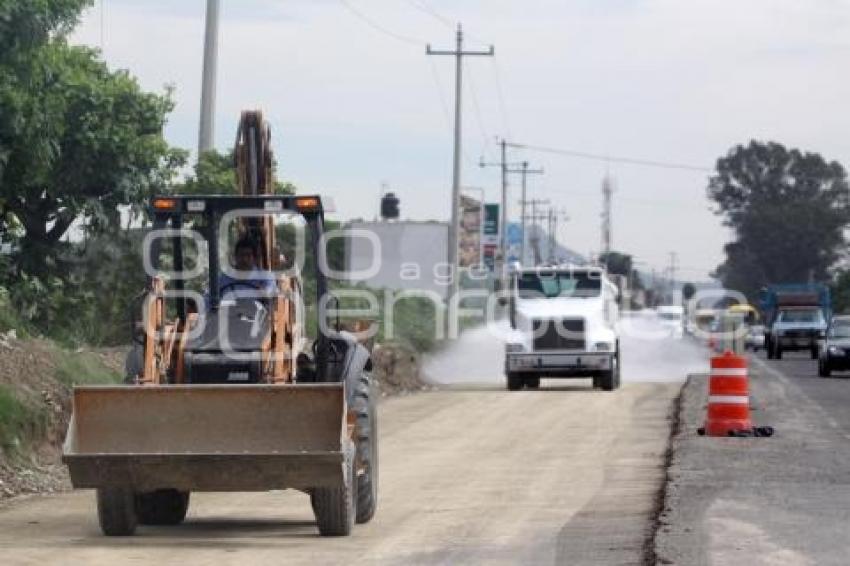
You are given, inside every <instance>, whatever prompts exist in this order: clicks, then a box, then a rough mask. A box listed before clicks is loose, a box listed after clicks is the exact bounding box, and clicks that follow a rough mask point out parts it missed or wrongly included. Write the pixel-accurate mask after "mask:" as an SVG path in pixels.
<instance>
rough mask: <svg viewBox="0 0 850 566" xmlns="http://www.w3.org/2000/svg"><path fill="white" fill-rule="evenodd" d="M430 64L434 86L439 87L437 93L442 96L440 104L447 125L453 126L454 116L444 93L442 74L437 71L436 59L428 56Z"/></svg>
mask: <svg viewBox="0 0 850 566" xmlns="http://www.w3.org/2000/svg"><path fill="white" fill-rule="evenodd" d="M428 64H429V66H430V67H431V77H433V79H434V88H436V89H437V95H438V96H439V98H440V106H442V108H443V116H444V117H445V119H446V125H447V126H448V127H451V125H452V117H451V114H449V103H448V102H446V97H445V95H444V94H443V83H442V81H440V74H439V72H438V71H437V65H436V64H435V63H434V60H433V59H431V58H430V57H428Z"/></svg>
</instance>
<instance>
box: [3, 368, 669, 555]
mask: <svg viewBox="0 0 850 566" xmlns="http://www.w3.org/2000/svg"><path fill="white" fill-rule="evenodd" d="M544 385H546V384H545V383H544ZM548 385H550V386H554V387H550V389H548V390H541V391H537V392H533V391H523V392H517V393H508V392H506V391H503V390H502V389H501V388H495V387H489V388H478V389H474V388H466V389H452V390H443V391H436V392H430V393H423V394H418V395H412V396H409V397H404V398H397V399H392V400H390V401H387V402H385V403H384V404H383V405H382V406H381V408H380V413H381V414H380V417H381V430H382V432H381V450H382V453H381V459H382V461H381V485H380V490H381V495H380V507H379V510H378V514H377V516H376V518H375V520H374V521H373V522H372V523H370V524H368V525H365V526H360V527H358V528H357V529H356V531H355V534H354V535H353V536H351V537H349V538H342V539H322V538H320V537H319V536H318V535H317V531H316V528H315V525H314V523H313V517H312V513H311V511H310V507H309V504H308V501H307V497H306V496H304V495H303V494H300V493H298V492H291V491H287V492H279V493H263V494H196V495H195V496H193V500H192V506H191V508H190V512H189V516H188V519H187V521H186V523H185V524H183V525H181V526H178V527H169V528H153V527H140V529H139V533H138V535H137V536H136V537H134V538H125V539H116V538H104V537H102V536H101V535H100V534H99V530H98V528H97V525H96V521H95V514H94V501H93V495H92V493H91V492H75V493H68V494H62V495H57V496H52V497H42V498H35V499H30V500H25V501H20V502H17V503H15V504H13V505H12V506H11V507H8V508H6V509H3V510H0V557H2V558H0V562H2V563H3V564H54V563H62V564H87V565H98V564H103V565H105V564H110V565H111V564H116V563H123V562H139V563H161V564H166V563H169V564H173V563H181V564H211V565H212V564H214V565H216V566H218V565H222V564H240V565H241V564H262V563H281V562H285V563H286V564H343V563H344V564H459V563H488V564H519V563H522V564H549V563H555V562H557V563H563V564H624V563H629V564H634V563H640V562H641V560H642V557H643V550H644V548H643V546H644V543H645V539H646V535H647V529H648V527H649V523H650V520H649V518H650V516H651V512H652V510H653V506H654V505H655V497H656V494H657V491H658V490H659V488H660V486H661V482H662V478H663V473H664V470H663V467H662V466H663V459H664V452H665V450H666V448H667V436H668V430H669V422H668V418H667V417H668V412H669V410H670V408H671V404H672V400H673V398H674V397H675V396H676V394H677V393H678V391H679V388H680V385H679V384H674V383H668V384H665V383H657V384H637V383H633V384H627V385H626V386H625V387H624V388H623V389H621V390H620V391H619V392H616V393H613V394H612V393H604V392H598V391H593V390H591V389H589V387H587V385H586V384H585V383H584V382H582V381H578V382H549V383H548Z"/></svg>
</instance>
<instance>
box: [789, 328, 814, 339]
mask: <svg viewBox="0 0 850 566" xmlns="http://www.w3.org/2000/svg"><path fill="white" fill-rule="evenodd" d="M817 334H818V331H817V330H799V329H798V330H786V331H785V336H787V337H788V338H813V337H816V336H817Z"/></svg>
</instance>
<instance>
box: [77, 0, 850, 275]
mask: <svg viewBox="0 0 850 566" xmlns="http://www.w3.org/2000/svg"><path fill="white" fill-rule="evenodd" d="M204 8H205V2H204V0H180V1H179V2H174V1H168V2H166V1H165V0H103V1H102V2H101V1H100V0H98V1H97V2H96V4H95V6H94V7H93V8H92V9H91V10H89V12H87V14H86V16H85V18H84V20H83V22H82V24H81V26H80V28H79V29H78V31H77V33H76V34H75V36H74V40H75V41H77V42H80V43H86V44H90V45H94V46H99V45H100V44H101V35H102V37H103V48H104V54H105V56H106V59H107V61H108V62H109V63H110V65H112V66H113V67H121V68H128V69H130V71H131V72H132V73H133V74H135V75H136V76H138V77H139V79H140V81H141V83H142V84H143V85H144V86H145V88H148V89H152V90H161V89H162V88H163V85H165V84H172V85H174V86H175V88H176V99H177V103H178V105H177V109H176V110H175V112H174V114H173V116H172V119H171V122H170V124H169V126H168V129H167V132H166V133H167V136H168V138H169V140H170V141H171V143H173V144H175V145H178V146H182V147H187V148H194V147H195V145H196V143H197V122H198V107H199V90H200V73H201V70H200V69H201V55H202V43H203V16H204ZM101 10H103V12H102V13H101ZM355 12H356V13H357V14H360V16H358V15H357V14H356V13H355ZM434 14H436V15H434ZM363 17H365V18H366V19H368V20H369V21H370V22H372V23H373V24H375V25H377V26H378V27H380V28H382V29H384V30H387V31H389V32H391V33H384V32H381V31H379V30H376V29H375V28H374V27H373V26H370V25H369V24H368V23H367V22H366V21H364V19H363ZM457 20H461V21H463V22H464V27H465V29H466V30H467V31H468V32H469V36H470V42H471V43H470V45H469V47H476V48H478V47H481V46H482V45H485V44H490V43H492V44H494V45H495V48H496V58H495V60H489V59H483V58H481V59H478V58H475V59H469V60H468V64H467V67H466V74H465V78H466V89H465V91H464V97H465V101H464V102H465V105H464V108H465V114H464V153H465V160H464V171H463V181H464V184H465V185H469V186H478V187H483V188H485V190H486V191H487V195H488V198H489V199H491V200H496V199H498V197H499V193H498V176H497V171H496V170H495V169H486V170H481V169H479V168H478V167H477V162H478V159H479V156H481V155H482V154H483V155H485V156H486V157H489V158H491V159H492V158H493V157H494V156H495V152H496V147H495V145H494V143H493V139H494V137H495V136H505V137H508V138H509V139H512V140H515V141H518V142H524V143H528V144H536V145H542V146H553V147H561V148H566V149H573V150H579V151H585V152H590V153H598V154H605V155H618V156H628V157H636V158H645V159H652V160H661V161H671V162H676V163H691V164H695V165H705V166H709V167H710V166H711V165H712V164H713V163H714V161H715V159H716V158H717V157H719V156H720V155H722V154H723V153H725V152H726V151H727V150H728V149H729V148H730V147H731V146H732V145H734V144H736V143H744V142H747V141H748V140H749V139H751V138H756V139H772V140H775V141H779V142H782V143H785V144H787V145H793V146H797V147H801V148H803V149H807V150H812V151H819V152H822V153H823V154H824V155H825V156H826V157H827V158H830V159H837V160H839V161H841V162H842V163H845V164H850V138H848V136H847V132H848V131H850V114H849V113H848V112H847V111H846V104H847V100H850V81H848V79H847V68H848V66H847V62H848V55H850V39H848V38H850V2H848V1H846V0H818V2H799V1H797V0H748V1H747V2H741V1H740V0H688V1H687V2H682V1H681V0H616V1H615V0H606V1H604V2H601V1H599V0H561V1H555V0H529V1H524V2H519V1H517V0H513V1H508V0H488V1H486V2H485V1H483V0H480V1H474V0H461V1H452V2H449V1H447V0H346V2H342V1H340V0H247V1H246V0H239V1H238V2H237V1H236V0H222V28H221V39H220V68H219V83H218V108H217V124H216V145H217V146H218V147H219V148H221V149H226V148H227V147H229V146H230V145H231V144H232V143H233V137H234V131H235V125H236V119H237V117H238V114H239V111H240V110H241V109H242V108H250V107H260V108H263V109H264V110H265V112H266V114H267V115H268V117H269V119H270V120H271V122H272V126H273V132H274V143H275V147H276V152H277V157H278V160H279V162H280V177H281V178H284V179H286V180H290V181H293V182H295V183H296V184H297V185H298V186H299V187H301V188H302V189H303V190H304V191H317V192H321V193H324V194H330V195H332V196H333V197H334V199H335V201H336V203H337V208H338V209H339V211H340V214H339V217H340V218H349V217H366V218H370V217H372V216H373V215H374V213H375V210H376V209H377V195H378V193H379V190H380V187H381V183H383V182H386V183H388V184H389V186H390V187H391V188H392V189H393V190H394V191H396V192H397V193H398V194H399V196H400V197H401V199H402V204H401V206H402V214H403V216H405V217H409V218H413V219H430V218H446V217H447V216H448V210H449V204H448V202H449V194H450V185H451V155H452V148H451V120H450V116H449V115H447V113H446V107H448V108H449V109H450V108H451V107H452V98H451V97H452V92H453V90H452V89H453V82H452V81H453V65H452V60H451V59H450V58H447V57H427V56H426V55H425V53H424V52H425V48H424V44H425V43H426V42H430V43H432V44H433V45H434V47H440V48H448V47H451V46H452V42H453V31H452V27H451V22H453V21H457ZM101 22H103V26H101ZM499 91H501V92H502V95H503V96H502V97H501V98H502V100H503V104H502V103H500V96H499ZM511 157H512V159H513V160H522V159H528V160H529V161H530V162H532V164H533V165H535V166H542V167H544V168H545V169H546V175H544V176H540V177H534V178H532V181H531V183H530V194H531V196H535V197H539V198H548V199H550V200H551V201H552V202H553V203H555V204H556V205H557V206H558V207H559V208H563V209H565V210H566V211H567V214H568V215H569V216H570V221H569V222H567V223H565V224H563V227H562V228H561V229H560V230H559V239H560V240H561V241H562V242H563V243H564V244H565V245H567V246H569V247H571V248H573V249H576V250H578V251H580V252H589V251H592V250H598V249H599V245H600V244H599V242H600V219H599V214H600V211H601V200H602V199H601V194H600V190H599V186H600V183H601V179H602V177H603V175H604V174H605V173H606V171H609V172H610V173H611V175H613V176H614V177H615V179H616V184H617V192H616V194H615V197H614V222H615V223H614V244H615V247H616V248H618V249H621V250H623V251H626V252H629V253H633V254H635V255H636V256H637V257H638V258H639V260H641V261H644V262H646V264H645V265H644V267H646V268H647V269H650V268H652V267H655V268H658V269H661V268H663V267H664V265H666V262H667V258H668V254H669V252H671V251H675V252H677V253H678V255H679V257H680V263H681V265H682V267H683V269H682V271H681V272H680V273H681V275H682V276H683V277H692V278H700V277H703V276H705V274H706V273H707V272H708V271H709V270H711V269H713V268H714V267H715V266H716V265H717V264H718V263H719V262H720V261H721V260H722V257H723V256H722V246H723V244H724V243H725V241H726V240H727V239H728V234H727V233H726V231H725V229H723V228H722V227H721V225H720V222H719V220H718V218H717V217H716V216H714V215H713V214H712V213H711V212H710V210H709V203H708V202H707V200H706V199H705V185H706V174H705V173H699V172H691V171H673V170H666V169H651V168H642V167H637V166H633V165H624V164H617V163H611V164H607V165H606V164H605V163H603V162H598V161H589V160H581V159H574V158H567V157H561V156H556V155H550V154H540V153H534V152H519V151H514V152H512V155H511ZM517 181H518V180H517ZM518 198H519V195H518V183H514V185H513V187H512V192H511V196H510V204H511V213H512V215H515V214H517V213H518V212H517V211H518V208H519V207H518V206H517V204H516V201H517V199H518Z"/></svg>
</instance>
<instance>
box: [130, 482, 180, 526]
mask: <svg viewBox="0 0 850 566" xmlns="http://www.w3.org/2000/svg"><path fill="white" fill-rule="evenodd" d="M188 510H189V492H188V491H178V490H176V489H159V490H157V491H152V492H150V493H139V494H138V495H136V516H137V517H138V518H139V523H141V524H143V525H179V524H180V523H182V522H183V519H185V518H186V511H188Z"/></svg>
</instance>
